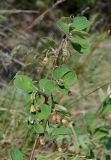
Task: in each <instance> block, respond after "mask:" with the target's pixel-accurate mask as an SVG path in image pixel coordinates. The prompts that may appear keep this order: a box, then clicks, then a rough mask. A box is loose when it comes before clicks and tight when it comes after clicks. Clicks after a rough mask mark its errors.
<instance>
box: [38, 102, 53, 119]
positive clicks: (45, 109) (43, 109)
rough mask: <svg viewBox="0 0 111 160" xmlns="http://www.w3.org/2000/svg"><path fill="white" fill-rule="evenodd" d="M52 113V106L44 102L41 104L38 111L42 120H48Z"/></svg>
mask: <svg viewBox="0 0 111 160" xmlns="http://www.w3.org/2000/svg"><path fill="white" fill-rule="evenodd" d="M50 114H51V107H50V106H49V105H47V104H42V105H41V106H40V112H38V113H37V117H38V118H39V119H41V120H42V119H44V120H46V119H48V118H49V116H50Z"/></svg>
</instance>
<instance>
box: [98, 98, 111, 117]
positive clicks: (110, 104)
mask: <svg viewBox="0 0 111 160" xmlns="http://www.w3.org/2000/svg"><path fill="white" fill-rule="evenodd" d="M110 111H111V99H110V96H108V97H106V99H105V100H104V102H103V103H102V105H101V106H100V107H99V109H98V110H97V115H104V114H106V113H108V112H110Z"/></svg>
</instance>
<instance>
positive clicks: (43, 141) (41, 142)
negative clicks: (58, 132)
mask: <svg viewBox="0 0 111 160" xmlns="http://www.w3.org/2000/svg"><path fill="white" fill-rule="evenodd" d="M45 143H46V139H45V137H44V136H41V137H40V144H41V145H45Z"/></svg>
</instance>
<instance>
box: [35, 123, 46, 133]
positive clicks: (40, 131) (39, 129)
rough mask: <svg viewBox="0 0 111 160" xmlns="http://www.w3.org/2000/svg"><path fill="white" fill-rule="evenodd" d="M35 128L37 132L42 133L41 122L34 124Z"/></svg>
mask: <svg viewBox="0 0 111 160" xmlns="http://www.w3.org/2000/svg"><path fill="white" fill-rule="evenodd" d="M35 130H36V131H37V133H38V134H40V133H44V128H43V126H42V125H41V124H36V125H35Z"/></svg>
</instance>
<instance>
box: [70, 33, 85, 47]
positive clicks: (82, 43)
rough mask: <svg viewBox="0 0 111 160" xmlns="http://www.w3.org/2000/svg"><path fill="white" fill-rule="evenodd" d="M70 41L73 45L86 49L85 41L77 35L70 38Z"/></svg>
mask: <svg viewBox="0 0 111 160" xmlns="http://www.w3.org/2000/svg"><path fill="white" fill-rule="evenodd" d="M70 41H71V42H72V43H74V44H79V45H80V46H81V47H83V48H86V47H87V45H88V41H87V39H86V38H84V37H83V36H79V35H75V36H74V37H72V38H70Z"/></svg>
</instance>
